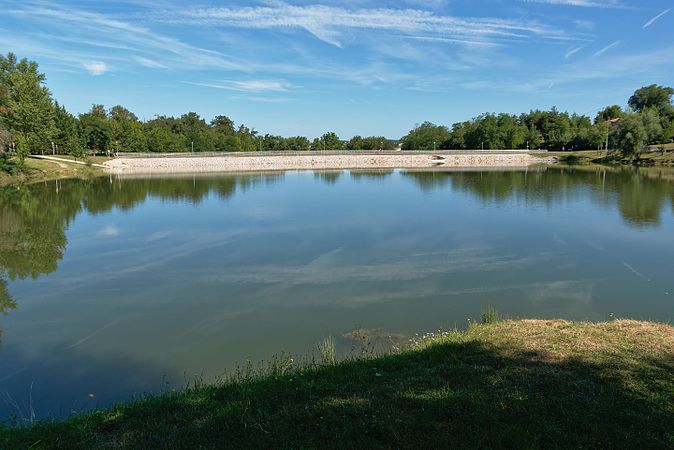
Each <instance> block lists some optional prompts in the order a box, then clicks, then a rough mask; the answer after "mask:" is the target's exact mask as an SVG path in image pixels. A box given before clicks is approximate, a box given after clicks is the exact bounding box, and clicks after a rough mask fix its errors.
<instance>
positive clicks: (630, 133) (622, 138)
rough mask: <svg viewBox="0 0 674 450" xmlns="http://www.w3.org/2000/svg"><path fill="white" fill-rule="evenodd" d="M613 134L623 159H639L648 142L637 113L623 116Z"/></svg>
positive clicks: (639, 115) (640, 118) (642, 121)
mask: <svg viewBox="0 0 674 450" xmlns="http://www.w3.org/2000/svg"><path fill="white" fill-rule="evenodd" d="M613 133H614V138H615V140H616V142H617V147H618V150H619V151H620V153H621V154H622V155H623V157H626V158H629V159H631V160H637V159H639V156H640V155H641V152H642V151H643V149H644V147H645V146H646V144H647V142H648V133H647V131H646V127H645V126H644V120H643V116H642V115H641V114H639V113H628V114H625V116H624V117H623V119H622V120H621V121H620V122H619V123H618V125H617V126H616V127H615V131H614V132H613Z"/></svg>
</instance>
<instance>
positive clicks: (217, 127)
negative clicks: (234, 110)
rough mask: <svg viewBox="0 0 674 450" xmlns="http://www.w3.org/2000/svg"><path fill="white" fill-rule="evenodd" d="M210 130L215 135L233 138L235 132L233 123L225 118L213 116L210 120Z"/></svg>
mask: <svg viewBox="0 0 674 450" xmlns="http://www.w3.org/2000/svg"><path fill="white" fill-rule="evenodd" d="M211 128H213V130H214V131H215V132H217V133H222V134H226V135H229V136H234V134H236V130H235V129H234V122H233V121H232V119H230V118H229V117H227V116H215V118H214V119H213V120H211Z"/></svg>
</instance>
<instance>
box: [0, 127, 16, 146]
mask: <svg viewBox="0 0 674 450" xmlns="http://www.w3.org/2000/svg"><path fill="white" fill-rule="evenodd" d="M12 142H14V137H13V136H12V133H10V132H9V130H7V129H5V128H4V127H3V126H2V124H1V123H0V152H6V151H8V150H9V149H10V148H11V145H12Z"/></svg>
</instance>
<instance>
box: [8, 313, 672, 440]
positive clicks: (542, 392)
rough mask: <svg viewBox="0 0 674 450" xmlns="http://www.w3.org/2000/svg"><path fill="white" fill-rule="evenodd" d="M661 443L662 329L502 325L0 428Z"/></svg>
mask: <svg viewBox="0 0 674 450" xmlns="http://www.w3.org/2000/svg"><path fill="white" fill-rule="evenodd" d="M672 446H674V327H672V326H670V325H664V324H654V323H649V322H636V321H625V320H619V321H613V322H608V323H599V324H590V323H571V322H565V321H533V320H522V321H504V322H498V323H494V324H487V325H475V326H472V327H470V328H469V329H468V330H467V331H465V332H452V333H442V334H437V335H433V336H430V337H425V338H424V339H421V340H419V341H418V342H416V343H413V344H412V345H411V346H410V348H408V349H406V350H403V351H400V352H397V353H395V354H391V355H386V356H379V357H376V358H369V359H360V360H352V361H346V362H342V363H338V364H336V365H332V364H328V365H324V366H321V367H313V368H308V369H307V368H305V369H299V368H292V367H288V366H287V365H284V364H283V363H277V364H276V365H275V366H274V367H272V369H270V371H269V372H268V373H267V374H266V375H264V376H262V375H252V374H248V375H241V376H239V377H238V379H237V380H234V381H229V382H224V383H222V384H220V385H214V386H200V387H195V388H191V389H188V390H186V391H183V392H179V393H173V394H167V395H163V396H158V397H154V398H148V399H144V400H140V401H136V402H133V403H128V404H123V405H119V406H116V407H114V408H111V409H109V410H105V411H100V412H96V413H92V414H87V415H81V416H75V417H72V418H70V419H68V420H66V421H63V422H52V423H38V424H36V425H33V426H32V427H29V428H21V429H17V428H13V429H10V428H5V429H2V430H0V448H3V449H13V448H68V449H75V448H222V447H232V448H259V447H280V448H319V447H340V448H350V447H359V448H365V447H367V448H369V447H374V448H424V447H456V448H474V447H483V448H484V447H512V448H532V447H552V448H560V447H594V448H667V447H668V448H671V447H672Z"/></svg>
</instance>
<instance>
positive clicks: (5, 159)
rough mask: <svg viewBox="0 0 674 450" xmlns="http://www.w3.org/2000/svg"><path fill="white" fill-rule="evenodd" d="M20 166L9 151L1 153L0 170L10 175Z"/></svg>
mask: <svg viewBox="0 0 674 450" xmlns="http://www.w3.org/2000/svg"><path fill="white" fill-rule="evenodd" d="M18 168H19V165H18V164H17V162H16V160H15V159H14V158H13V157H12V155H10V154H8V153H0V172H5V173H8V174H10V175H13V174H14V173H15V172H16V171H17V169H18Z"/></svg>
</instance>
